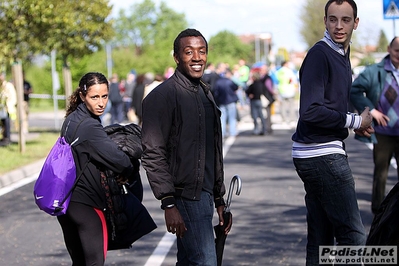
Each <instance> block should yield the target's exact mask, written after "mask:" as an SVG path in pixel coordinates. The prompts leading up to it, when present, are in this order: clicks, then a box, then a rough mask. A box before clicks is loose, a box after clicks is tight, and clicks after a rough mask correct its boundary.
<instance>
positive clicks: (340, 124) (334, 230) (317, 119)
mask: <svg viewBox="0 0 399 266" xmlns="http://www.w3.org/2000/svg"><path fill="white" fill-rule="evenodd" d="M324 23H325V26H326V31H325V33H324V37H323V39H322V40H320V41H319V42H317V43H316V44H315V45H314V46H313V47H312V48H311V49H310V50H309V51H308V54H307V56H306V58H305V60H304V62H303V64H302V66H301V69H300V72H299V79H300V84H301V96H300V109H299V114H300V118H299V120H298V125H297V129H296V132H295V133H294V135H293V136H292V140H293V141H294V143H293V147H292V157H293V162H294V165H295V168H296V171H297V173H298V175H299V177H300V178H301V180H302V181H303V183H304V188H305V191H306V196H305V202H306V207H307V223H308V243H307V256H306V265H319V247H320V246H332V245H334V243H335V242H337V243H338V245H345V246H361V245H364V244H365V240H366V235H365V231H364V226H363V223H362V220H361V217H360V213H359V207H358V204H357V198H356V191H355V184H354V179H353V176H352V172H351V169H350V167H349V164H348V160H347V155H346V152H345V145H344V142H343V141H344V139H346V138H347V137H348V134H349V132H348V129H354V131H355V132H356V133H357V134H360V135H364V136H370V133H372V132H373V128H372V127H371V114H370V112H369V109H368V108H366V110H364V111H363V112H362V113H361V115H360V116H359V115H356V114H353V113H348V102H349V92H350V88H351V83H352V75H351V64H350V60H349V52H350V48H349V44H350V40H351V37H352V33H353V30H355V29H356V28H357V26H358V23H359V18H358V17H357V6H356V3H355V2H354V1H353V0H329V1H328V2H327V3H326V6H325V17H324ZM334 240H335V241H334Z"/></svg>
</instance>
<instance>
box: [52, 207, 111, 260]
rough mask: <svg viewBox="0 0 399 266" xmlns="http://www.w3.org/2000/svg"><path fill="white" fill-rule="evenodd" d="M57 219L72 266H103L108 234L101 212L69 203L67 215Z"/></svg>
mask: <svg viewBox="0 0 399 266" xmlns="http://www.w3.org/2000/svg"><path fill="white" fill-rule="evenodd" d="M57 219H58V222H59V223H60V225H61V228H62V232H63V234H64V240H65V245H66V247H67V249H68V252H69V255H70V256H71V259H72V265H73V266H89V265H90V266H93V265H104V262H105V258H106V254H107V249H108V233H107V225H106V221H105V216H104V213H103V212H102V211H101V210H99V209H95V208H93V207H90V206H88V205H84V204H81V203H77V202H70V203H69V207H68V210H67V213H66V214H65V215H61V216H57Z"/></svg>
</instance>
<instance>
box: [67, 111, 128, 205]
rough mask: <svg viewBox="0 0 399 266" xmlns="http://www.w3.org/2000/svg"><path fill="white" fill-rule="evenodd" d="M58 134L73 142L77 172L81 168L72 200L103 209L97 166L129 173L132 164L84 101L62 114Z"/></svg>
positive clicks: (124, 173) (102, 193) (126, 174)
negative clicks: (64, 116) (63, 118)
mask: <svg viewBox="0 0 399 266" xmlns="http://www.w3.org/2000/svg"><path fill="white" fill-rule="evenodd" d="M81 121H82V123H80V122H81ZM79 123H80V125H79V127H78V124H79ZM75 131H76V133H75ZM61 135H62V136H65V139H66V141H67V142H68V143H70V144H71V143H73V145H72V151H73V156H74V160H75V165H76V175H77V176H79V175H80V174H81V173H82V171H83V174H82V175H81V177H80V179H79V181H78V183H77V186H76V188H75V189H74V191H73V193H72V197H71V201H74V202H79V203H83V204H86V205H89V206H92V207H95V208H98V209H101V210H105V208H106V202H105V193H104V190H103V188H102V186H101V181H100V170H102V171H104V170H106V169H109V170H112V171H113V172H115V173H120V174H122V175H124V176H130V175H131V173H132V171H133V167H132V164H131V162H130V160H129V157H128V156H127V155H126V154H125V153H124V152H123V151H121V150H119V149H118V146H117V145H116V144H115V142H114V141H113V140H111V139H110V138H109V137H108V135H107V133H106V132H105V130H104V128H103V126H102V125H101V121H100V119H99V117H98V116H95V115H93V114H92V113H90V112H89V110H88V109H87V108H86V106H85V104H83V103H81V104H80V105H79V106H78V108H77V109H76V110H75V111H74V112H72V113H71V114H69V115H68V116H67V117H66V118H65V121H64V123H63V125H62V130H61ZM86 165H87V166H86Z"/></svg>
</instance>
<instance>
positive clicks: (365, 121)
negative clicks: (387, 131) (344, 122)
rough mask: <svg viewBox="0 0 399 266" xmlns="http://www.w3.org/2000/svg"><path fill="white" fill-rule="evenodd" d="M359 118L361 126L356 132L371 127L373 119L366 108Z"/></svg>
mask: <svg viewBox="0 0 399 266" xmlns="http://www.w3.org/2000/svg"><path fill="white" fill-rule="evenodd" d="M360 116H361V117H362V124H361V125H360V128H358V130H359V131H364V130H366V129H367V128H369V127H370V126H371V122H372V121H373V117H372V115H371V113H370V108H369V107H368V106H367V107H366V108H364V111H363V112H362V113H361V114H360Z"/></svg>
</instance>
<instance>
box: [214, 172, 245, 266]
mask: <svg viewBox="0 0 399 266" xmlns="http://www.w3.org/2000/svg"><path fill="white" fill-rule="evenodd" d="M236 182H237V191H236V195H240V193H241V184H242V183H241V178H240V177H239V176H238V175H235V176H233V178H232V179H231V182H230V188H229V194H228V196H227V200H226V206H225V207H224V211H223V219H224V223H223V225H219V224H218V225H216V226H214V227H213V228H214V230H215V234H216V239H215V247H216V257H217V261H218V264H217V265H218V266H221V265H222V258H223V250H224V244H225V243H226V238H227V235H226V234H225V233H224V229H225V227H226V225H228V224H229V221H230V219H231V218H232V216H233V215H232V214H231V212H230V204H231V197H232V195H233V189H234V184H235V183H236Z"/></svg>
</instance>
